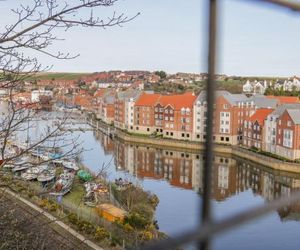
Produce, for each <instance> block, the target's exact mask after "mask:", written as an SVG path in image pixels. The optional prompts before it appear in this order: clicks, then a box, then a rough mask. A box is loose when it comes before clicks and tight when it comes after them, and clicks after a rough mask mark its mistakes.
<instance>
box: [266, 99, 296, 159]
mask: <svg viewBox="0 0 300 250" xmlns="http://www.w3.org/2000/svg"><path fill="white" fill-rule="evenodd" d="M287 109H289V110H291V109H295V110H297V109H298V110H300V104H299V103H298V104H283V105H280V106H279V107H277V108H276V109H275V110H274V111H273V112H272V113H270V114H269V115H268V116H267V119H266V121H265V138H264V141H265V147H264V151H267V152H270V153H273V154H277V152H278V150H277V142H278V135H279V131H278V120H279V117H280V116H281V115H282V114H283V113H284V112H285V110H287Z"/></svg>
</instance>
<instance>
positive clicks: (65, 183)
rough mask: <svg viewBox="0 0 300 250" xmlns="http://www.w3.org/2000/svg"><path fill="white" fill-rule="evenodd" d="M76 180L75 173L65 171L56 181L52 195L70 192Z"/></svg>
mask: <svg viewBox="0 0 300 250" xmlns="http://www.w3.org/2000/svg"><path fill="white" fill-rule="evenodd" d="M73 181H74V174H72V173H67V172H64V173H62V174H61V175H60V176H59V179H58V180H57V181H56V182H55V185H54V190H55V191H54V192H51V193H50V195H55V196H63V195H65V194H66V193H68V192H70V190H71V188H72V185H73Z"/></svg>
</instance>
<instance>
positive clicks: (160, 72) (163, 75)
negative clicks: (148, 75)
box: [154, 70, 167, 80]
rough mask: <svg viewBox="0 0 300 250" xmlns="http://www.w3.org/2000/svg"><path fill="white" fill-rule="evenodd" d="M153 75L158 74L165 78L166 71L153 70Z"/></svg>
mask: <svg viewBox="0 0 300 250" xmlns="http://www.w3.org/2000/svg"><path fill="white" fill-rule="evenodd" d="M154 74H155V75H158V76H159V77H160V78H161V79H162V80H163V79H166V77H167V73H166V72H165V71H162V70H161V71H155V72H154Z"/></svg>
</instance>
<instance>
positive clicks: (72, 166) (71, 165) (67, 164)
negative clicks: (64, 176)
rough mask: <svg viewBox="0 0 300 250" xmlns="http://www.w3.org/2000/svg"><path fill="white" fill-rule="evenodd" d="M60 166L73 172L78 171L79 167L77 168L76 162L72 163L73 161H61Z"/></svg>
mask: <svg viewBox="0 0 300 250" xmlns="http://www.w3.org/2000/svg"><path fill="white" fill-rule="evenodd" d="M62 165H63V166H64V167H65V168H67V169H71V170H75V171H78V170H79V167H78V166H77V164H76V162H74V161H63V162H62Z"/></svg>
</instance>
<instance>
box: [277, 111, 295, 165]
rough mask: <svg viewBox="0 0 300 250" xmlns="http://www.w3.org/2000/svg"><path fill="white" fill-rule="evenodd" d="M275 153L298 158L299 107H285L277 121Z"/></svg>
mask: <svg viewBox="0 0 300 250" xmlns="http://www.w3.org/2000/svg"><path fill="white" fill-rule="evenodd" d="M277 128H278V135H277V140H276V153H277V154H278V155H280V156H283V157H285V158H288V159H291V160H294V159H298V158H300V138H299V136H300V109H286V110H285V111H284V112H283V113H282V114H281V115H280V116H279V117H278V122H277Z"/></svg>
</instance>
